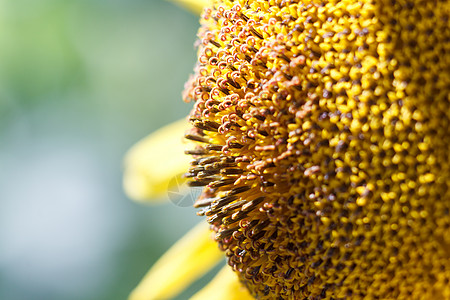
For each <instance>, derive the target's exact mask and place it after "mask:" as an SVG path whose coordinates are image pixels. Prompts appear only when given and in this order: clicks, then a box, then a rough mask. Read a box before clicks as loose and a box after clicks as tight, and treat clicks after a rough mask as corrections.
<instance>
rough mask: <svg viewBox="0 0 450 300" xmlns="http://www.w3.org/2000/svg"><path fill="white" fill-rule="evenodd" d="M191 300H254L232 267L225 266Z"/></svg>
mask: <svg viewBox="0 0 450 300" xmlns="http://www.w3.org/2000/svg"><path fill="white" fill-rule="evenodd" d="M191 300H254V298H253V297H252V296H251V295H250V293H249V292H248V290H247V289H246V288H245V287H244V286H243V285H242V284H241V283H240V282H239V280H238V277H237V275H236V274H235V273H234V272H233V270H231V268H230V266H225V267H223V268H222V270H220V272H219V273H218V274H217V275H216V277H214V279H213V280H211V282H210V283H209V284H208V285H207V286H205V287H204V288H203V289H202V290H200V291H199V292H198V293H197V294H195V295H194V296H192V298H191Z"/></svg>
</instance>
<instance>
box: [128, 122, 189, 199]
mask: <svg viewBox="0 0 450 300" xmlns="http://www.w3.org/2000/svg"><path fill="white" fill-rule="evenodd" d="M188 128H189V122H188V121H187V120H185V119H183V120H180V121H177V122H174V123H172V124H169V125H167V126H165V127H163V128H161V129H159V130H158V131H156V132H154V133H152V134H150V135H149V136H147V137H146V138H144V139H142V140H141V141H139V142H138V143H137V144H136V145H134V146H133V147H132V148H131V149H130V150H129V151H128V153H127V154H126V156H125V171H124V178H123V185H124V189H125V192H126V194H127V195H128V197H130V198H131V199H133V200H137V201H143V200H149V199H151V200H161V199H167V198H168V197H167V191H168V188H171V187H170V184H172V185H174V184H179V182H180V181H181V175H182V174H183V173H184V172H186V171H187V170H188V169H189V160H190V157H189V156H188V155H185V154H184V150H185V148H187V146H186V145H185V144H184V143H183V136H184V133H185V131H186V130H187V129H188ZM178 179H180V180H178Z"/></svg>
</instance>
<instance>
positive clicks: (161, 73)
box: [0, 0, 205, 300]
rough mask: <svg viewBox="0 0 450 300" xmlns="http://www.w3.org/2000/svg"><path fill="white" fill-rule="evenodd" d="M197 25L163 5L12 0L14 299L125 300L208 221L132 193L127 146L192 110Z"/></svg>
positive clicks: (1, 95)
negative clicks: (185, 96) (125, 175)
mask: <svg viewBox="0 0 450 300" xmlns="http://www.w3.org/2000/svg"><path fill="white" fill-rule="evenodd" d="M197 28H198V19H197V17H196V16H194V15H192V14H190V13H189V12H187V11H185V10H183V9H181V8H179V7H177V6H175V5H173V4H171V3H168V2H165V1H160V0H153V1H152V0H146V1H144V0H89V1H88V0H84V1H83V0H79V1H74V0H73V1H68V0H66V1H65V0H39V1H36V0H14V1H11V0H0V44H1V45H0V122H1V124H0V201H1V202H0V203H1V205H0V299H5V300H22V299H33V300H35V299H45V300H50V299H65V300H70V299H96V300H98V299H125V298H126V297H127V295H128V293H129V292H130V291H131V289H132V288H133V287H134V286H135V285H136V284H137V283H138V282H139V280H140V278H142V276H143V275H144V274H145V273H146V271H147V270H148V268H149V267H150V266H151V265H152V264H153V263H154V262H155V261H156V259H157V258H158V257H159V256H160V255H161V254H162V253H164V251H165V250H166V249H167V248H168V247H169V246H170V245H171V244H172V243H173V242H174V241H176V240H177V239H178V238H179V237H181V236H182V235H183V234H184V233H185V232H186V231H187V230H188V229H189V228H190V227H192V226H193V225H194V224H195V223H197V222H198V221H200V218H199V217H196V216H195V213H194V210H193V209H192V208H183V207H178V206H176V205H174V204H171V203H169V204H167V205H162V206H155V207H152V206H144V205H141V204H136V203H133V202H131V201H130V200H128V199H127V198H126V196H125V195H124V194H123V191H122V187H121V172H122V158H123V156H124V153H125V152H126V151H127V149H128V148H129V147H130V146H132V145H133V144H134V143H135V142H136V141H138V140H139V139H140V138H142V137H144V136H145V135H147V134H148V133H150V132H152V131H154V130H156V129H157V128H158V127H161V126H163V125H165V124H168V123H170V122H172V121H174V120H177V119H179V118H181V117H184V116H185V115H186V114H187V113H188V112H189V110H190V106H191V105H190V104H186V103H183V101H182V100H181V96H180V94H181V91H182V89H183V84H184V82H185V80H186V79H187V77H188V75H189V74H190V73H191V71H192V66H193V65H194V61H195V49H194V47H193V43H194V41H195V34H196V31H197ZM204 280H205V279H204ZM203 283H204V281H203V282H198V283H197V285H196V286H194V287H193V288H191V289H190V290H189V291H187V292H186V293H184V294H183V295H181V296H180V297H178V299H186V298H187V297H188V296H189V295H190V294H192V293H193V292H194V290H195V289H196V288H198V287H199V286H200V285H202V284H203Z"/></svg>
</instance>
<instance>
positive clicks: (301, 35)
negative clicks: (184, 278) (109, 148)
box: [184, 0, 450, 299]
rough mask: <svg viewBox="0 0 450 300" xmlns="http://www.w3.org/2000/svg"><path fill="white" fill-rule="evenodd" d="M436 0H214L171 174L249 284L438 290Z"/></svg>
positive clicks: (449, 145)
mask: <svg viewBox="0 0 450 300" xmlns="http://www.w3.org/2000/svg"><path fill="white" fill-rule="evenodd" d="M449 13H450V5H449V3H448V1H446V0H441V1H438V0H434V1H433V0H430V1H418V0H360V1H350V0H340V1H338V0H329V1H326V0H323V1H312V0H304V1H286V0H283V1H281V0H278V1H277V0H269V1H252V0H246V1H243V0H240V1H215V2H214V5H213V6H212V7H210V8H206V9H205V10H204V12H203V15H202V19H201V28H200V30H199V34H198V36H199V41H198V48H199V52H198V53H199V54H198V62H197V66H196V69H195V74H194V75H193V76H192V77H191V79H190V80H189V81H188V83H187V84H186V89H185V92H184V100H185V101H192V102H193V103H194V108H193V110H192V112H191V115H190V121H191V123H192V125H193V127H192V129H191V130H190V131H189V132H188V133H187V134H186V138H188V139H190V140H193V141H195V143H196V145H197V146H196V148H194V149H191V150H187V151H186V152H187V153H188V154H190V155H192V156H193V162H192V164H191V168H190V170H189V172H188V173H187V174H186V177H188V178H190V184H191V185H192V186H203V187H204V188H203V193H202V195H201V196H200V197H199V199H198V200H197V201H196V203H195V205H194V206H196V207H198V208H199V212H198V214H199V215H202V216H205V217H206V219H207V221H208V222H209V224H210V225H211V229H212V230H213V231H214V232H215V234H216V235H215V239H216V241H217V243H218V245H219V247H220V249H221V250H223V251H224V252H225V254H226V256H227V258H228V264H229V265H230V266H231V267H232V268H233V270H234V271H235V272H236V273H237V276H238V277H239V279H240V281H241V282H242V284H243V285H244V286H246V287H247V288H248V290H249V291H250V293H251V294H252V295H253V296H254V297H255V298H256V299H348V298H351V299H362V298H364V299H450V154H449V153H450V124H449V123H450V96H449V95H450V72H449V70H450V69H449V68H448V66H449V65H450V30H449V29H448V25H449Z"/></svg>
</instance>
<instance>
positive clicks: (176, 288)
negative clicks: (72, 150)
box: [129, 222, 223, 300]
mask: <svg viewBox="0 0 450 300" xmlns="http://www.w3.org/2000/svg"><path fill="white" fill-rule="evenodd" d="M221 259H223V253H222V252H221V251H220V250H219V249H218V247H217V244H216V243H215V242H214V241H213V239H212V238H211V232H210V230H209V226H208V225H207V224H206V223H203V222H202V223H200V224H198V225H197V226H196V227H194V228H193V229H191V231H189V232H188V233H187V234H186V235H185V236H184V237H183V238H182V239H180V240H179V241H178V242H177V243H175V245H173V246H172V247H171V248H170V249H169V250H168V251H167V252H166V253H165V254H164V255H163V256H162V257H161V258H160V259H159V260H158V261H157V262H156V263H155V265H154V266H153V267H152V268H151V269H150V271H149V272H148V273H147V275H145V277H144V278H143V279H142V281H141V282H140V283H139V285H138V286H137V287H136V288H135V289H134V291H133V292H132V293H131V295H130V297H129V300H152V299H154V300H156V299H170V298H171V297H174V296H176V295H177V294H179V293H180V292H181V291H183V290H184V289H185V288H186V287H187V286H188V285H189V284H191V283H192V282H193V281H195V280H196V279H197V278H199V277H201V276H202V275H203V274H205V273H206V272H208V271H209V270H210V269H211V268H213V267H214V266H215V265H216V264H217V263H218V262H219V261H220V260H221Z"/></svg>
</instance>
